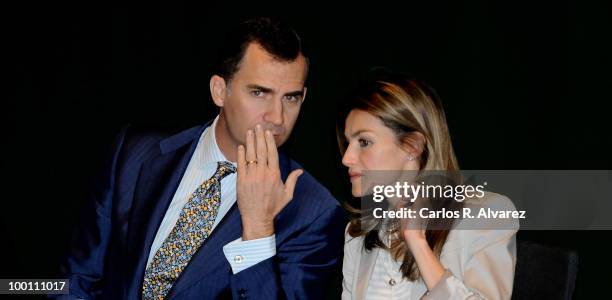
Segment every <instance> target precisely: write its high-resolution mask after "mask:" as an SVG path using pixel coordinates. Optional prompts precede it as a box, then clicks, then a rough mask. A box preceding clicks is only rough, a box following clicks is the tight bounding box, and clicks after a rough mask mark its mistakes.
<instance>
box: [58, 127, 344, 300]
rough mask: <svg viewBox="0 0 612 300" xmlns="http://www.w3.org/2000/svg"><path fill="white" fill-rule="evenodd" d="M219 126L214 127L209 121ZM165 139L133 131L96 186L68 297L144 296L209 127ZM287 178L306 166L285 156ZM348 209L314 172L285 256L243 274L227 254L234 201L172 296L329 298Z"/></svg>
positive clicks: (290, 215) (302, 192)
mask: <svg viewBox="0 0 612 300" xmlns="http://www.w3.org/2000/svg"><path fill="white" fill-rule="evenodd" d="M208 124H210V122H209V123H208ZM208 124H206V125H202V126H197V127H193V128H190V129H187V130H185V131H182V132H180V133H178V134H173V135H164V134H160V133H155V132H146V131H142V130H136V129H135V128H131V127H126V128H125V129H123V130H122V131H121V133H120V134H119V135H118V137H117V140H116V142H115V144H114V147H113V152H112V156H111V158H110V160H109V162H108V163H107V164H106V167H105V169H104V171H103V172H102V173H101V176H100V178H99V180H97V181H96V184H95V188H94V189H93V190H92V194H91V199H90V200H91V201H88V204H87V205H86V208H85V209H84V212H83V215H82V222H81V223H80V226H79V228H78V233H77V234H76V236H75V239H74V243H73V246H72V249H71V251H70V253H69V255H68V256H67V259H66V261H65V262H64V263H63V265H62V272H63V276H64V277H65V278H68V279H70V280H71V281H70V295H69V296H66V295H64V296H62V297H63V298H69V299H73V298H94V299H139V298H140V297H141V296H140V295H141V291H142V282H143V277H144V271H145V265H146V261H147V257H148V254H149V251H150V247H151V244H152V243H153V239H154V238H155V234H156V232H157V229H158V227H159V225H160V223H161V221H162V219H163V217H164V214H165V212H166V209H167V207H168V205H169V204H170V201H171V200H172V196H173V195H174V192H175V191H176V189H177V187H178V184H179V182H180V180H181V177H182V176H183V173H184V172H185V170H186V168H187V164H188V163H189V160H190V158H191V156H192V154H193V152H194V150H195V148H196V145H197V142H198V139H199V137H200V135H201V134H202V132H203V131H204V129H205V128H206V127H207V126H208ZM279 160H280V169H281V174H282V177H283V180H284V179H286V176H287V175H288V174H289V173H290V172H291V171H292V170H294V169H296V168H299V165H298V164H297V163H295V162H294V161H292V160H291V159H289V158H288V157H287V156H286V155H284V154H283V153H280V155H279ZM345 222H346V220H345V215H344V211H343V210H342V209H341V207H340V206H339V205H338V202H337V201H336V200H335V199H334V197H333V196H332V195H331V194H330V193H329V192H328V191H327V190H326V189H325V188H324V187H323V186H322V185H321V184H319V183H318V182H317V181H316V180H315V179H314V178H313V177H312V176H311V175H310V174H308V173H307V172H304V174H303V175H302V176H300V178H299V180H298V183H297V186H296V189H295V193H294V198H293V200H292V201H291V202H289V204H288V205H287V207H285V208H284V209H283V210H282V211H281V212H280V213H279V215H278V216H277V218H276V220H275V231H276V232H275V234H276V249H277V250H276V256H273V257H272V258H269V259H267V260H265V261H262V262H260V263H258V264H257V265H255V266H252V267H250V268H248V269H246V270H243V271H241V272H239V273H237V274H233V273H232V271H231V268H230V265H229V263H228V262H227V260H226V258H225V256H224V254H223V251H222V247H223V246H224V245H225V244H227V243H229V242H230V241H233V240H235V239H237V238H239V237H240V236H241V233H242V224H241V220H240V213H239V210H238V208H237V206H236V204H234V206H233V207H232V208H231V209H230V211H229V212H228V213H227V215H225V217H224V218H223V220H222V221H221V223H220V224H219V225H218V226H217V227H216V228H215V230H214V231H213V233H212V234H211V236H210V237H209V238H208V239H207V240H206V241H205V242H204V244H203V245H202V246H201V247H200V249H199V250H198V251H197V252H196V253H195V254H194V256H193V257H192V259H191V261H190V263H189V265H187V267H186V268H185V269H184V271H183V273H182V274H181V275H180V277H179V278H178V279H177V281H176V282H175V283H174V285H173V287H172V289H171V290H170V292H169V294H168V297H167V299H225V298H234V299H242V298H246V299H284V298H288V299H320V298H321V297H322V293H324V287H325V286H326V284H327V282H328V281H329V278H330V275H331V274H332V273H333V271H334V270H336V269H337V267H338V265H339V264H340V263H341V261H342V259H341V256H342V248H343V235H344V226H345V224H346V223H345Z"/></svg>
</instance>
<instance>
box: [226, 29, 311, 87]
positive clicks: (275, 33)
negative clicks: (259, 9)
mask: <svg viewBox="0 0 612 300" xmlns="http://www.w3.org/2000/svg"><path fill="white" fill-rule="evenodd" d="M251 43H257V44H259V45H260V46H261V47H263V48H264V49H265V50H266V52H268V53H269V54H270V55H271V56H272V57H274V58H275V59H277V60H279V61H283V62H291V61H294V60H295V59H296V58H298V56H299V55H300V54H302V55H303V56H304V57H305V58H306V62H307V64H308V56H307V55H306V54H305V53H304V49H303V45H302V40H301V39H300V37H299V35H298V34H297V33H296V32H295V30H294V29H293V28H292V27H291V26H290V25H288V24H287V23H284V22H282V21H280V20H276V19H272V18H267V17H258V18H252V19H249V20H246V21H244V22H242V23H240V24H239V25H238V26H237V27H235V28H233V30H231V31H230V32H229V34H228V35H227V37H226V41H225V43H224V45H223V47H222V48H221V49H220V53H219V56H218V58H217V61H216V65H215V68H214V72H215V74H216V75H219V76H221V77H223V79H225V81H230V80H231V79H232V77H233V76H234V74H235V73H236V72H237V71H238V68H239V65H240V62H241V61H242V58H243V57H244V54H245V52H246V49H247V47H248V46H249V44H251Z"/></svg>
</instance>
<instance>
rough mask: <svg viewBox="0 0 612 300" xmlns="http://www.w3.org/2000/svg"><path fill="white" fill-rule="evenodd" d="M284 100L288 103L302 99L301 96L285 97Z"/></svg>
mask: <svg viewBox="0 0 612 300" xmlns="http://www.w3.org/2000/svg"><path fill="white" fill-rule="evenodd" d="M285 99H286V100H287V101H289V102H299V101H300V100H301V99H302V96H300V95H291V96H285Z"/></svg>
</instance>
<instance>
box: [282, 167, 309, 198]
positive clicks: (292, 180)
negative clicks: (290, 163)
mask: <svg viewBox="0 0 612 300" xmlns="http://www.w3.org/2000/svg"><path fill="white" fill-rule="evenodd" d="M303 173H304V171H303V170H301V169H298V170H293V172H291V174H289V176H287V180H285V195H287V196H289V197H287V198H289V199H293V191H294V189H295V184H296V183H297V180H298V177H300V175H302V174H303Z"/></svg>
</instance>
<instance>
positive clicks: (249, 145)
mask: <svg viewBox="0 0 612 300" xmlns="http://www.w3.org/2000/svg"><path fill="white" fill-rule="evenodd" d="M256 160H257V155H256V154H255V135H254V133H253V130H250V129H249V130H247V136H246V161H247V162H249V161H256Z"/></svg>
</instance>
